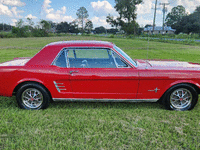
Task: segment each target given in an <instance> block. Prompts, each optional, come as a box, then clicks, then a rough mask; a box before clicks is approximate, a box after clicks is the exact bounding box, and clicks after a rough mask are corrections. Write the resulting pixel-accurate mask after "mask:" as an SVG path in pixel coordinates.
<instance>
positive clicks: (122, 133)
mask: <svg viewBox="0 0 200 150" xmlns="http://www.w3.org/2000/svg"><path fill="white" fill-rule="evenodd" d="M63 40H102V41H110V42H113V43H115V44H116V45H117V46H118V47H120V48H122V49H123V50H124V51H125V52H126V53H127V54H128V55H129V56H131V57H132V58H137V59H138V58H139V59H147V53H148V59H173V60H180V61H190V62H196V63H200V46H188V45H181V44H167V43H160V42H151V41H150V42H149V45H148V42H147V41H142V40H137V39H117V38H102V37H82V36H67V37H48V38H14V39H0V62H4V61H7V60H11V59H13V58H15V57H31V56H34V55H35V54H36V53H37V52H38V51H39V50H40V49H41V48H42V47H44V46H45V45H46V44H48V43H50V42H55V41H63ZM147 49H149V50H147ZM0 149H70V150H71V149H92V150H93V149H121V150H122V149H130V150H132V149H174V150H176V149H193V150H197V149H200V103H198V104H197V106H196V107H195V108H194V109H193V110H192V111H185V112H179V111H167V110H165V109H164V107H163V106H162V105H160V104H158V103H89V102H88V103H81V102H73V103H71V102H65V103H62V102H53V103H51V104H50V107H49V108H48V109H46V110H39V111H27V110H22V109H19V108H18V106H17V103H16V100H15V97H11V98H7V97H0Z"/></svg>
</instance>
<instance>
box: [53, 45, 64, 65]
mask: <svg viewBox="0 0 200 150" xmlns="http://www.w3.org/2000/svg"><path fill="white" fill-rule="evenodd" d="M63 51H64V53H65V62H66V66H67V61H66V52H65V51H66V49H65V48H63V49H61V51H60V52H59V53H58V54H57V55H56V57H55V59H54V60H53V62H52V63H51V65H52V66H57V65H56V64H55V63H56V61H57V59H58V58H59V57H60V55H61V54H62V52H63ZM57 67H60V66H57ZM60 68H66V67H60Z"/></svg>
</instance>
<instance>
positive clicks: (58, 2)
mask: <svg viewBox="0 0 200 150" xmlns="http://www.w3.org/2000/svg"><path fill="white" fill-rule="evenodd" d="M154 3H155V0H143V3H142V4H140V5H138V6H137V22H138V23H139V24H140V26H145V25H146V24H152V20H153V13H154V10H153V9H152V8H153V7H154V5H155V4H154ZM160 3H170V4H169V5H167V8H168V12H170V11H171V9H172V8H173V7H175V6H177V5H183V6H184V7H185V8H186V11H187V12H188V13H192V12H193V11H194V10H195V8H196V6H199V5H200V0H158V6H157V7H158V10H157V17H156V25H157V26H161V25H162V6H161V5H159V4H160ZM114 5H115V1H114V0H0V18H1V19H0V23H2V22H4V23H8V24H11V25H15V22H16V21H18V20H19V19H23V20H24V21H26V18H27V17H29V18H32V20H33V21H34V22H35V24H37V22H39V21H40V19H45V20H51V21H53V22H61V21H67V22H71V21H73V20H74V19H76V18H77V16H76V12H77V10H78V9H79V8H80V7H82V6H83V7H85V8H86V9H87V10H88V13H89V19H90V20H92V22H93V24H94V27H98V26H104V27H106V28H110V26H109V25H108V24H107V23H106V16H107V15H108V14H109V13H110V14H111V15H113V16H115V17H117V16H118V13H117V12H116V11H115V9H114Z"/></svg>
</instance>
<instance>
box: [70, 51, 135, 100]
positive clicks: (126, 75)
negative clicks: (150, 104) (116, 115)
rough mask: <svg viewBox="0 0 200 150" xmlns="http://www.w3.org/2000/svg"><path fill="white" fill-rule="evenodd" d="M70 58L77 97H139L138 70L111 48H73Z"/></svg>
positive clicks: (73, 86) (72, 82) (74, 92)
mask: <svg viewBox="0 0 200 150" xmlns="http://www.w3.org/2000/svg"><path fill="white" fill-rule="evenodd" d="M114 55H115V56H114ZM67 58H68V59H67V61H68V68H70V74H71V76H70V83H71V87H72V91H73V95H74V98H77V99H90V98H92V99H135V98H136V95H137V89H138V82H139V76H138V71H137V69H136V68H132V67H130V65H128V64H126V63H125V62H123V61H121V59H122V58H120V57H119V56H118V55H117V54H116V53H114V52H113V51H112V50H111V49H106V48H71V49H68V50H67ZM120 63H121V64H120Z"/></svg>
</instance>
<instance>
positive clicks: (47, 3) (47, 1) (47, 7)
mask: <svg viewBox="0 0 200 150" xmlns="http://www.w3.org/2000/svg"><path fill="white" fill-rule="evenodd" d="M50 4H51V1H50V0H44V3H43V10H44V11H45V13H47V14H49V13H51V12H52V11H54V9H53V8H51V5H50Z"/></svg>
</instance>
